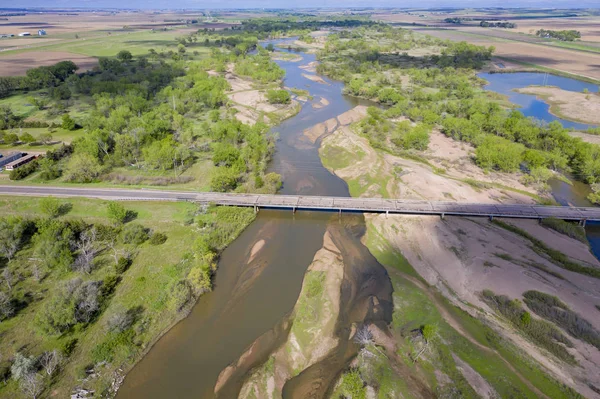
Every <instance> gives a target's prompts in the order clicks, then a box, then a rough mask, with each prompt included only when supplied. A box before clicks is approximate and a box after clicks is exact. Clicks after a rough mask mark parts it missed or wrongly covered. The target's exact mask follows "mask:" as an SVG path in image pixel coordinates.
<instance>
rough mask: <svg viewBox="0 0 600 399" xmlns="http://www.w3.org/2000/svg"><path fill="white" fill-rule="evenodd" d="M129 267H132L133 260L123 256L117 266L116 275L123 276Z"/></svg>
mask: <svg viewBox="0 0 600 399" xmlns="http://www.w3.org/2000/svg"><path fill="white" fill-rule="evenodd" d="M129 266H131V259H129V258H126V257H123V256H122V257H120V258H119V260H118V261H117V264H116V265H115V273H117V274H123V273H125V272H126V271H127V269H129Z"/></svg>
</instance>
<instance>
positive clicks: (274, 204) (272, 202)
mask: <svg viewBox="0 0 600 399" xmlns="http://www.w3.org/2000/svg"><path fill="white" fill-rule="evenodd" d="M0 195H15V196H55V197H85V198H100V199H107V200H137V201H191V202H198V203H214V204H216V205H225V206H245V207H254V209H255V210H258V209H260V208H269V209H289V210H292V211H294V212H295V211H301V210H313V211H314V210H318V211H333V212H343V211H345V212H370V213H386V214H390V213H391V214H407V215H439V216H442V217H444V216H446V215H453V216H486V217H506V218H521V219H544V218H551V217H552V218H558V219H565V220H577V221H582V222H585V221H600V208H584V207H579V208H577V207H565V206H545V205H525V204H482V203H462V202H442V201H418V200H401V199H386V198H348V197H321V196H299V195H268V194H238V193H210V192H192V191H162V190H147V189H120V188H115V189H107V188H104V189H101V188H75V187H51V186H0Z"/></svg>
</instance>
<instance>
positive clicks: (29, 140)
mask: <svg viewBox="0 0 600 399" xmlns="http://www.w3.org/2000/svg"><path fill="white" fill-rule="evenodd" d="M19 141H21V142H22V143H26V144H31V143H35V137H33V136H32V135H31V133H28V132H25V133H23V134H22V135H21V137H20V138H19Z"/></svg>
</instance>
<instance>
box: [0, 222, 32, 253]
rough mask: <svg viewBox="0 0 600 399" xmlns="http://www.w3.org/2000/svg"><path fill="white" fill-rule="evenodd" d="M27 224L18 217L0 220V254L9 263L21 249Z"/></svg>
mask: <svg viewBox="0 0 600 399" xmlns="http://www.w3.org/2000/svg"><path fill="white" fill-rule="evenodd" d="M26 228H27V223H26V222H25V221H24V220H23V219H22V218H20V217H16V216H11V217H3V218H0V254H1V255H2V256H4V257H5V258H6V259H8V260H9V261H10V260H11V259H12V258H13V256H14V255H15V254H16V253H17V251H18V250H19V249H20V248H21V245H22V243H23V235H24V233H25V231H26Z"/></svg>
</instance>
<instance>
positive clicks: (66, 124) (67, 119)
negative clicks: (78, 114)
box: [61, 114, 75, 130]
mask: <svg viewBox="0 0 600 399" xmlns="http://www.w3.org/2000/svg"><path fill="white" fill-rule="evenodd" d="M61 127H62V128H63V129H65V130H75V121H74V120H73V119H72V118H71V116H70V115H69V114H64V115H63V116H62V124H61Z"/></svg>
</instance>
